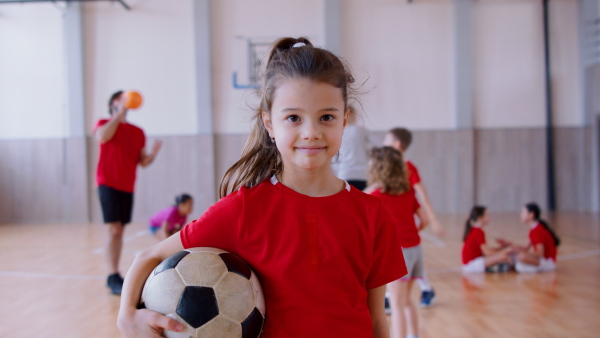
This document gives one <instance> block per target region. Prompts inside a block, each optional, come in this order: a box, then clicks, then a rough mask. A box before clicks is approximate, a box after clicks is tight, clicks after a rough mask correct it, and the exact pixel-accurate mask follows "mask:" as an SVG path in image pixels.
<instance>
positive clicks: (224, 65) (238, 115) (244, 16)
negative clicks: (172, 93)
mask: <svg viewBox="0 0 600 338" xmlns="http://www.w3.org/2000/svg"><path fill="white" fill-rule="evenodd" d="M211 6H212V8H211V19H212V27H211V29H212V62H213V117H214V128H215V132H217V133H225V134H231V133H247V132H249V130H250V127H249V123H248V121H249V120H250V117H251V116H252V112H251V109H250V108H249V107H248V106H249V105H250V106H252V105H253V103H254V102H255V97H254V96H253V95H252V94H253V91H252V90H250V89H248V90H244V89H234V88H233V80H232V75H233V72H234V71H235V70H239V69H237V68H239V67H241V66H244V65H246V63H244V62H243V61H244V55H243V54H242V51H241V50H239V48H240V44H241V46H243V41H244V40H245V39H248V38H250V39H253V40H258V41H274V40H275V39H277V38H279V37H282V36H295V37H298V36H307V37H309V38H310V39H311V40H312V41H313V43H314V44H315V45H321V44H322V43H323V29H324V24H323V20H324V18H323V9H324V5H323V0H303V1H295V0H283V1H282V0H261V1H245V0H222V1H212V2H211ZM267 9H268V10H267ZM240 41H241V43H240ZM241 82H243V83H247V82H244V79H241Z"/></svg>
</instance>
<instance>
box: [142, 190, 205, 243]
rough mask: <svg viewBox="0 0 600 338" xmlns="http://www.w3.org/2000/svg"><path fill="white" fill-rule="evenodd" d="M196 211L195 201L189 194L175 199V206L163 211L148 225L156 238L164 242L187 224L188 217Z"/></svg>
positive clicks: (151, 219) (155, 215)
mask: <svg viewBox="0 0 600 338" xmlns="http://www.w3.org/2000/svg"><path fill="white" fill-rule="evenodd" d="M193 209H194V200H193V199H192V196H190V195H188V194H181V195H179V196H177V197H175V205H174V206H170V207H168V208H166V209H163V210H161V211H159V212H157V213H156V214H154V216H152V218H150V224H149V225H148V227H149V229H150V232H151V233H152V234H153V235H154V237H156V238H158V239H159V240H161V241H162V240H163V239H165V238H167V237H169V236H171V235H172V234H174V233H176V232H177V231H179V230H181V227H182V226H184V225H185V224H186V223H187V216H188V215H189V214H190V213H191V212H192V210H193Z"/></svg>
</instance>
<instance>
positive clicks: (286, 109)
mask: <svg viewBox="0 0 600 338" xmlns="http://www.w3.org/2000/svg"><path fill="white" fill-rule="evenodd" d="M291 111H303V110H302V109H301V108H295V107H289V108H283V109H282V110H281V112H282V113H287V112H291ZM320 111H340V110H339V109H338V108H335V107H331V108H323V109H321V110H320Z"/></svg>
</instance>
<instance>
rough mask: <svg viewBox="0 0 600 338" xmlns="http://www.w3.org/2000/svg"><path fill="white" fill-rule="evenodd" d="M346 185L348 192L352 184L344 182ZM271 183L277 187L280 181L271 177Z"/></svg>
mask: <svg viewBox="0 0 600 338" xmlns="http://www.w3.org/2000/svg"><path fill="white" fill-rule="evenodd" d="M343 181H344V183H346V190H348V191H350V189H351V188H350V184H349V183H348V181H346V180H343ZM271 183H272V184H273V185H276V184H277V183H279V180H278V179H277V177H276V176H275V175H273V176H271Z"/></svg>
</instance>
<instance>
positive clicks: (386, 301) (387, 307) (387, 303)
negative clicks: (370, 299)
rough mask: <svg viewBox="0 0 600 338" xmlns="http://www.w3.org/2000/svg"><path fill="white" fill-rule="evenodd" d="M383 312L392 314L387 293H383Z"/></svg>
mask: <svg viewBox="0 0 600 338" xmlns="http://www.w3.org/2000/svg"><path fill="white" fill-rule="evenodd" d="M385 314H386V315H390V314H392V308H391V307H390V299H389V298H388V295H387V294H386V295H385Z"/></svg>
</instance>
